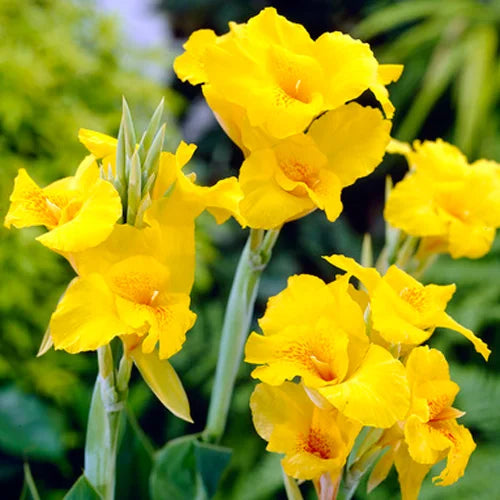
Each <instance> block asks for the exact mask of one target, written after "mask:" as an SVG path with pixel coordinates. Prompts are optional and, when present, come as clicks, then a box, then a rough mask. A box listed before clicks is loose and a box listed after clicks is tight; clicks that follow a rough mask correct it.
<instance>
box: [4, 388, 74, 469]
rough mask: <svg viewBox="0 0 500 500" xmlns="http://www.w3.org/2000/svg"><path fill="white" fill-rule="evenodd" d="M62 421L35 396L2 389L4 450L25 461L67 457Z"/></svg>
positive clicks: (15, 390)
mask: <svg viewBox="0 0 500 500" xmlns="http://www.w3.org/2000/svg"><path fill="white" fill-rule="evenodd" d="M63 431H64V425H63V420H62V418H61V417H60V416H59V415H58V414H56V413H54V412H53V411H52V410H51V409H50V408H49V407H48V406H46V405H45V404H44V403H43V402H42V401H40V400H39V399H37V398H36V397H35V396H28V395H26V394H24V393H22V392H21V391H19V390H18V389H16V388H15V387H14V386H10V387H4V388H2V389H0V448H2V449H3V450H4V451H5V452H7V453H11V454H13V455H18V456H22V457H25V458H31V459H37V460H49V461H56V460H60V459H62V458H63V457H64V444H63V441H62V434H63Z"/></svg>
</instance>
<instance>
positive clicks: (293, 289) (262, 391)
mask: <svg viewBox="0 0 500 500" xmlns="http://www.w3.org/2000/svg"><path fill="white" fill-rule="evenodd" d="M326 259H327V260H328V261H329V262H330V263H331V264H333V265H334V266H336V267H337V268H340V269H343V270H345V271H347V272H346V274H345V275H342V276H337V278H336V279H335V280H334V281H333V282H331V283H328V284H326V283H325V282H323V281H322V280H321V279H319V278H317V277H315V276H311V275H297V276H293V277H291V278H290V279H289V281H288V286H287V288H286V289H285V290H284V291H282V292H281V293H279V294H278V295H276V296H275V297H272V298H271V299H269V302H268V305H267V309H266V312H265V314H264V316H263V317H262V318H261V319H260V321H259V325H260V327H261V329H262V333H263V334H262V335H260V334H257V333H255V332H254V333H252V334H251V336H250V337H249V339H248V341H247V344H246V361H247V362H249V363H253V364H257V365H259V366H258V367H257V368H255V369H254V371H253V372H252V376H253V377H254V378H257V379H259V380H260V381H261V382H263V384H259V385H258V386H257V388H256V390H255V392H254V394H253V395H252V398H251V408H252V413H253V419H254V424H255V427H256V429H257V432H258V433H259V434H260V435H261V437H263V438H264V439H266V440H267V441H268V442H269V444H268V448H267V449H268V450H270V451H275V452H279V453H284V454H285V458H284V459H283V462H282V464H283V468H284V470H285V472H286V473H287V474H288V475H290V476H293V477H295V478H297V479H301V480H305V479H312V480H314V481H315V482H318V481H320V478H321V477H323V476H324V475H326V476H327V477H329V480H330V481H331V482H332V483H334V484H335V482H336V481H338V480H339V477H340V473H341V471H342V469H343V467H344V466H345V464H346V460H347V457H348V455H349V453H350V452H351V450H352V446H353V443H354V440H355V438H356V436H357V435H358V434H359V432H360V430H361V428H362V426H370V427H373V428H378V429H383V433H382V434H381V437H380V439H379V440H378V443H376V445H375V446H376V448H375V449H376V450H378V449H381V448H384V447H387V446H390V447H391V452H390V453H388V454H387V453H386V455H384V458H383V459H382V460H381V462H379V464H378V466H377V468H376V469H375V470H374V472H373V478H372V480H371V483H370V484H371V486H372V487H374V486H375V485H376V484H378V483H379V482H380V481H382V480H383V479H384V478H385V476H386V475H387V473H388V471H389V468H390V466H391V465H392V463H393V462H395V463H396V468H397V470H398V472H399V476H400V482H401V488H402V493H403V498H404V499H405V500H409V499H414V498H415V499H416V498H417V495H418V491H419V489H420V483H421V481H422V479H423V478H424V476H425V475H426V473H427V472H428V470H429V469H430V467H431V465H433V464H434V463H436V462H438V461H439V460H441V459H442V458H444V457H445V456H448V464H447V467H446V469H445V470H444V471H443V472H442V474H441V475H440V476H439V478H437V479H439V481H440V482H439V483H438V484H441V485H443V486H444V485H448V484H451V483H452V482H454V481H456V480H457V479H458V478H459V477H460V476H461V475H462V474H463V471H464V469H465V466H466V464H467V461H468V458H469V456H470V454H471V453H472V451H473V450H474V447H475V445H474V442H473V440H472V437H471V435H470V433H469V431H468V430H466V429H465V428H464V427H462V426H460V425H458V424H457V423H456V418H458V417H460V416H461V415H462V414H463V413H461V412H459V411H458V410H455V409H453V408H452V407H451V404H452V403H453V400H454V398H455V396H456V394H457V392H458V386H457V385H456V384H455V383H453V382H451V381H450V379H449V372H448V365H447V363H446V360H445V359H444V356H443V355H442V354H441V353H440V352H439V351H437V350H435V349H429V348H428V347H418V346H419V345H420V344H422V343H423V342H425V341H426V340H427V339H428V338H429V337H430V336H431V335H432V334H433V332H434V329H435V328H436V327H438V326H441V327H446V328H451V329H453V330H456V331H458V332H459V333H461V334H462V335H464V336H465V337H466V338H468V339H469V340H470V341H471V342H472V343H473V345H474V346H475V348H476V350H477V351H478V352H480V353H481V354H482V355H483V356H484V357H485V358H486V359H487V357H488V355H489V352H490V351H489V349H488V347H487V346H486V344H485V343H484V342H483V341H481V340H480V339H479V338H477V337H476V336H475V335H474V334H473V333H472V332H471V331H470V330H468V329H466V328H464V327H463V326H461V325H459V324H458V323H457V322H455V321H454V320H453V319H452V318H451V317H450V316H448V315H447V314H446V313H445V308H446V304H447V302H448V301H449V300H450V298H451V296H452V294H453V292H454V290H455V286H454V285H449V286H438V285H427V286H423V285H422V284H421V283H419V282H418V281H416V280H415V279H414V278H412V277H411V276H409V275H408V274H406V273H405V272H404V271H402V270H400V269H398V268H397V267H395V266H392V267H390V268H389V270H388V271H387V273H386V274H385V275H384V276H383V277H382V276H380V274H379V273H378V272H377V271H376V270H375V269H374V268H365V267H363V266H360V265H359V264H357V263H356V262H355V261H354V260H353V259H349V258H347V257H344V256H342V255H333V256H331V257H327V258H326ZM351 277H356V278H358V279H359V281H360V282H361V283H362V284H363V286H364V289H365V290H366V291H362V290H356V289H355V288H354V287H353V286H352V285H351V284H350V283H349V280H350V278H351ZM297 380H298V381H299V382H298V383H293V381H297ZM381 432H382V431H381ZM409 468H412V469H411V470H413V469H414V470H415V472H412V471H409ZM417 471H418V473H417ZM420 472H421V474H420Z"/></svg>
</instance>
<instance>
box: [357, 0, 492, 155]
mask: <svg viewBox="0 0 500 500" xmlns="http://www.w3.org/2000/svg"><path fill="white" fill-rule="evenodd" d="M499 28H500V4H499V3H498V2H497V1H495V0H493V1H485V2H477V1H475V0H450V1H447V2H444V3H443V4H441V5H440V7H439V8H438V9H436V3H435V2H433V1H432V0H430V1H429V0H410V1H408V0H406V1H401V2H394V3H392V4H390V5H388V6H387V7H385V8H382V9H373V12H372V13H371V15H368V16H367V17H366V18H365V19H364V20H363V21H362V22H361V23H359V24H358V25H357V27H356V29H355V30H354V32H355V34H356V35H358V36H359V37H361V38H363V39H365V40H373V39H375V40H382V41H383V43H382V45H381V46H380V47H379V50H378V55H379V57H380V58H381V60H382V61H398V62H402V63H404V64H405V65H407V68H406V70H405V73H404V76H403V78H402V80H401V84H400V86H399V92H398V91H396V92H395V104H396V108H397V109H400V110H401V109H405V110H406V111H405V113H404V114H402V113H400V123H399V126H398V128H397V129H396V136H397V137H398V138H399V139H401V140H405V141H407V140H411V139H414V138H416V137H417V136H419V137H422V135H421V134H419V132H420V131H421V130H422V127H423V125H424V124H426V122H427V124H428V125H430V122H429V120H430V118H431V117H433V116H434V117H436V113H437V112H439V111H438V110H440V109H443V108H444V107H445V106H450V105H451V108H452V110H453V112H454V114H455V119H456V121H455V122H454V124H453V127H452V130H450V129H449V128H448V127H449V123H446V122H445V123H438V124H437V126H435V127H434V128H435V131H434V134H436V135H439V136H442V137H449V138H450V139H452V142H453V143H454V144H456V145H457V146H458V147H459V148H460V149H461V150H462V151H464V152H465V154H467V155H468V156H471V157H476V156H477V157H492V158H493V157H498V156H499V155H500V149H499V147H498V141H497V140H495V138H497V137H498V134H499V133H500V117H499V115H498V103H499V100H498V99H499V95H500V93H499V89H500V78H499V77H500V73H499V71H498V69H499V67H500V66H499V64H500V56H499V55H498V54H499V51H498V45H499V40H498V33H499ZM447 100H451V103H450V102H448V103H447V102H446V101H447ZM445 109H446V108H445ZM471 159H472V158H471Z"/></svg>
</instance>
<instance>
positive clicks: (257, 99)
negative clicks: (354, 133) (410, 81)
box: [174, 8, 402, 147]
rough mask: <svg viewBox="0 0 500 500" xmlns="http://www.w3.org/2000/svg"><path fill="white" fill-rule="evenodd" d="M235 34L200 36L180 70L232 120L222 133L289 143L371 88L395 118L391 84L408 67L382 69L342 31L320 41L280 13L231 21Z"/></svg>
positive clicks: (176, 65)
mask: <svg viewBox="0 0 500 500" xmlns="http://www.w3.org/2000/svg"><path fill="white" fill-rule="evenodd" d="M229 29H230V31H229V33H227V34H225V35H222V36H216V35H215V34H214V33H213V32H212V31H210V30H200V31H197V32H195V33H193V34H192V35H191V37H190V38H189V40H188V41H187V43H186V44H185V45H184V48H185V49H186V52H185V53H184V54H182V55H181V56H179V57H178V58H177V59H176V60H175V63H174V70H175V71H176V73H177V75H178V76H179V78H181V79H182V80H183V81H185V80H188V81H190V82H191V83H192V84H193V85H196V84H199V83H202V84H203V86H204V93H205V96H207V93H208V96H207V101H208V102H209V105H210V106H211V107H212V109H213V111H214V113H215V114H216V116H217V117H218V119H219V120H220V121H221V122H223V123H225V122H226V118H229V124H228V125H227V126H224V125H223V128H224V129H225V130H226V132H228V134H229V135H230V137H231V138H232V139H233V140H235V142H236V143H237V144H240V145H241V139H242V136H241V132H240V130H241V126H242V124H244V123H245V122H248V123H249V124H250V125H251V127H255V128H258V129H260V130H261V131H262V132H263V133H264V134H265V135H268V136H272V137H276V138H285V137H288V136H290V135H295V134H297V133H302V132H303V131H304V130H305V129H306V128H307V127H308V126H309V124H310V123H311V121H312V120H313V119H314V118H316V117H317V116H319V115H320V114H321V113H323V112H324V111H328V110H332V109H335V108H338V107H340V106H342V105H344V104H345V103H346V102H348V101H351V100H352V99H355V98H357V97H359V96H360V95H361V94H362V93H363V92H364V91H366V90H371V91H372V92H373V93H374V95H375V96H376V98H377V99H378V100H379V101H380V102H381V104H382V106H383V108H384V109H385V111H386V113H387V115H388V116H389V117H391V116H392V112H393V107H392V105H391V104H390V102H389V100H388V94H387V91H386V89H385V85H387V84H388V83H390V82H391V81H395V80H397V79H398V78H399V76H400V74H401V71H402V66H399V65H379V64H378V63H377V60H376V59H375V57H374V56H373V53H372V51H371V50H370V47H369V46H368V45H367V44H364V43H362V42H360V41H359V40H354V39H353V38H351V37H350V36H349V35H345V34H343V33H340V32H334V33H325V34H323V35H322V36H320V37H319V38H318V39H317V40H315V41H313V40H312V39H311V37H310V36H309V34H308V33H307V31H306V30H305V29H304V27H303V26H301V25H299V24H295V23H292V22H290V21H288V20H287V19H286V18H284V17H282V16H280V15H278V13H277V12H276V10H275V9H274V8H266V9H264V10H262V11H261V12H260V13H259V14H258V15H257V16H255V17H253V18H252V19H250V20H249V21H248V22H247V23H245V24H235V23H230V24H229ZM228 68H229V69H230V70H229V71H228ZM243 143H244V140H243ZM247 147H248V146H247Z"/></svg>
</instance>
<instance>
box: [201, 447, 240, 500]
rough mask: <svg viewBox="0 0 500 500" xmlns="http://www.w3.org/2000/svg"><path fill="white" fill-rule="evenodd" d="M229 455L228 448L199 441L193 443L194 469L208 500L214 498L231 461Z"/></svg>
mask: <svg viewBox="0 0 500 500" xmlns="http://www.w3.org/2000/svg"><path fill="white" fill-rule="evenodd" d="M231 453H232V451H231V450H230V449H229V448H223V447H221V446H215V445H212V444H207V443H201V442H199V441H195V442H194V455H195V458H196V468H197V469H198V472H199V474H200V476H201V480H202V483H203V487H204V489H205V492H206V493H207V496H208V497H209V498H211V497H212V496H214V495H215V492H216V491H217V484H218V483H219V480H220V478H221V476H222V473H223V472H224V470H225V468H226V466H227V464H228V463H229V460H230V459H231Z"/></svg>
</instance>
